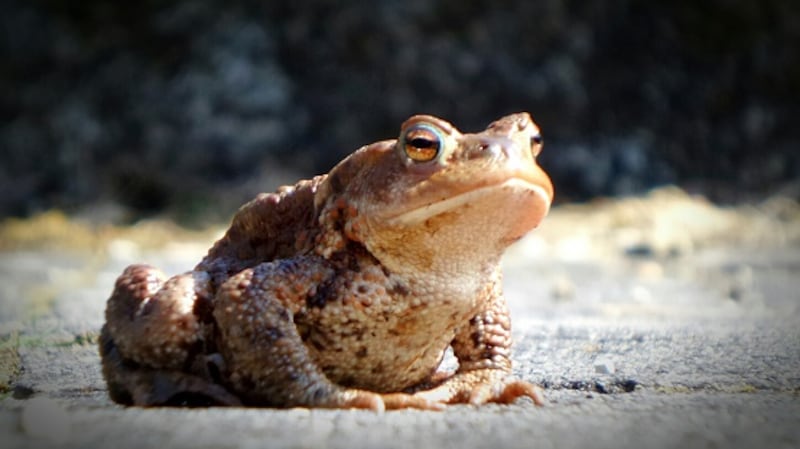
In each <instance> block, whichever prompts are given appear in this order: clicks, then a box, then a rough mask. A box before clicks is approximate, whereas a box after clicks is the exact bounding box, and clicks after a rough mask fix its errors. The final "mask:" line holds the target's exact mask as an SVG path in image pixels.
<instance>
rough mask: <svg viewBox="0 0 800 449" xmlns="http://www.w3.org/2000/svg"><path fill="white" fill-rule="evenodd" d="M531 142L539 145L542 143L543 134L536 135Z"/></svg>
mask: <svg viewBox="0 0 800 449" xmlns="http://www.w3.org/2000/svg"><path fill="white" fill-rule="evenodd" d="M531 142H533V143H535V144H537V145H538V144H540V143H542V135H541V134H536V135H533V136H531Z"/></svg>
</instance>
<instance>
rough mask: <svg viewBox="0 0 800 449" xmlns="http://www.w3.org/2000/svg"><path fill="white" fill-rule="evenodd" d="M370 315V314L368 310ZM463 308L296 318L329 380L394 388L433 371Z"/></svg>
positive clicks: (404, 386)
mask: <svg viewBox="0 0 800 449" xmlns="http://www.w3.org/2000/svg"><path fill="white" fill-rule="evenodd" d="M370 315H372V314H370ZM461 315H462V313H454V312H451V313H450V314H449V315H447V314H446V315H444V318H441V317H440V316H438V314H431V313H420V311H413V310H409V311H408V313H402V314H390V315H386V314H384V315H378V316H375V315H372V316H369V317H366V316H365V317H363V318H365V319H366V320H364V321H362V320H360V319H353V318H352V317H351V319H350V320H348V321H345V322H344V323H342V322H339V323H336V322H335V320H330V319H328V318H332V317H318V318H319V319H318V320H315V322H313V323H308V322H305V323H304V322H303V320H296V322H297V324H298V331H299V333H300V335H301V337H302V338H303V341H304V342H305V345H306V347H307V348H308V351H309V354H310V356H311V358H312V359H313V360H314V362H315V363H316V364H317V366H319V367H320V369H321V370H322V371H323V372H324V373H325V375H326V376H327V377H328V379H330V380H331V381H332V382H334V383H337V384H339V385H343V386H348V387H355V388H362V389H367V390H371V391H377V392H397V391H402V390H404V389H407V388H409V387H413V386H414V385H417V384H419V383H421V382H424V381H426V380H427V379H429V378H430V376H431V375H432V374H433V373H434V372H435V371H436V368H437V367H438V366H439V364H440V363H441V361H442V357H443V356H444V353H445V350H446V349H447V347H448V346H449V345H450V343H451V342H452V340H453V337H454V335H455V331H456V328H457V325H456V323H458V322H463V321H461V320H463V319H464V317H463V316H461Z"/></svg>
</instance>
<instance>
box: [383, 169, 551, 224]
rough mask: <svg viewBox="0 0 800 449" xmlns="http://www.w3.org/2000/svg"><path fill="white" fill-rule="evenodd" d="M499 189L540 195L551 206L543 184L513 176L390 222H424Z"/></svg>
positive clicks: (424, 207)
mask: <svg viewBox="0 0 800 449" xmlns="http://www.w3.org/2000/svg"><path fill="white" fill-rule="evenodd" d="M498 190H506V191H508V194H509V195H515V194H521V193H533V194H534V196H536V197H538V198H539V200H540V202H541V203H542V205H543V206H544V207H545V213H546V208H547V207H549V202H550V193H549V192H548V191H547V190H546V189H545V188H544V187H542V186H541V185H537V184H533V183H531V182H528V181H525V180H524V179H520V178H511V179H508V180H506V181H505V182H502V183H500V184H492V185H488V186H484V187H479V188H476V189H473V190H469V191H467V192H464V193H461V194H459V195H455V196H452V197H450V198H446V199H443V200H441V201H436V202H433V203H430V204H426V205H424V206H421V207H418V208H416V209H413V210H410V211H407V212H403V213H401V214H399V215H396V216H394V217H391V218H390V219H389V220H388V222H389V223H390V224H392V225H402V226H410V225H416V224H419V223H422V222H424V221H426V220H428V219H430V218H432V217H435V216H437V215H439V214H442V213H444V212H448V211H451V210H454V209H458V208H460V207H463V206H464V205H466V204H470V203H474V202H476V201H477V200H479V199H480V198H482V197H484V196H486V195H489V194H492V193H496V192H497V191H498Z"/></svg>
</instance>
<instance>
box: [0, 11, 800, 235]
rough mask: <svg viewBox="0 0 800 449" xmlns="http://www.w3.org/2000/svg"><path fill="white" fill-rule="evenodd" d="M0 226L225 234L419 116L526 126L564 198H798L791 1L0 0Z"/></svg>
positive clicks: (799, 24)
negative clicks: (185, 227) (59, 224)
mask: <svg viewBox="0 0 800 449" xmlns="http://www.w3.org/2000/svg"><path fill="white" fill-rule="evenodd" d="M0 33H2V36H1V38H0V60H2V63H0V93H1V95H0V117H1V118H0V154H1V155H2V159H0V162H1V165H0V191H2V195H0V217H2V216H26V215H29V214H32V213H36V212H38V211H42V210H46V209H50V208H60V209H64V210H66V211H68V212H74V213H77V212H80V211H85V210H86V209H87V208H91V207H92V205H96V204H106V205H108V204H114V205H120V206H121V210H124V211H125V213H124V214H122V215H119V214H117V215H116V217H118V218H119V217H120V216H121V217H124V219H126V220H133V219H136V218H138V217H143V216H148V215H153V214H165V213H166V214H168V215H171V216H173V217H176V218H178V219H179V220H183V221H192V220H197V219H198V217H199V218H201V219H202V218H212V219H213V218H220V217H222V218H224V217H226V216H227V214H229V213H230V212H231V211H233V210H234V209H235V208H236V207H238V206H239V205H240V204H241V203H242V202H243V201H245V200H247V199H248V198H249V197H250V196H252V195H253V194H254V193H255V192H258V191H263V190H272V189H273V188H274V187H275V186H276V185H278V184H279V183H284V182H291V181H293V180H294V177H296V176H304V177H306V176H310V175H312V174H315V173H322V172H326V171H328V169H329V168H330V167H331V166H332V165H333V164H335V163H336V162H337V161H338V160H339V159H341V158H342V157H343V156H344V155H346V154H348V153H350V152H351V151H353V150H354V149H356V148H358V147H359V146H361V145H363V144H366V143H370V142H373V141H376V140H380V139H385V138H392V137H394V136H395V135H396V133H397V131H398V129H399V125H400V123H401V122H402V121H403V120H404V119H405V118H407V117H408V116H409V115H412V114H414V113H420V112H424V113H431V114H435V115H439V116H441V117H443V118H446V119H448V120H449V121H451V122H453V123H454V124H455V125H456V126H457V127H459V128H460V129H462V130H466V131H476V130H480V129H483V127H485V126H486V125H487V124H488V123H489V122H490V121H492V120H493V119H495V118H497V117H499V116H501V115H504V114H506V113H509V112H514V111H519V110H525V111H530V112H531V113H532V114H533V117H534V119H535V120H536V121H537V122H538V123H539V125H540V126H541V128H542V129H543V131H544V136H545V141H546V145H545V151H544V153H543V155H542V157H541V164H542V165H543V166H544V167H545V169H546V170H547V171H548V172H550V173H551V174H552V177H553V178H554V182H555V185H556V188H557V195H558V199H559V200H560V201H580V200H586V199H589V198H592V197H595V196H600V195H623V194H630V193H637V192H642V191H644V190H646V189H648V188H650V187H654V186H657V185H661V184H667V183H674V184H678V185H680V186H682V187H683V188H685V189H687V190H689V191H691V192H697V193H702V194H705V195H707V196H709V197H710V198H712V199H714V200H716V201H719V202H723V203H725V202H741V201H751V200H754V199H758V198H763V197H764V196H766V195H770V194H774V193H782V194H788V195H791V196H793V197H795V198H797V197H798V192H799V191H800V132H798V127H800V124H798V120H800V2H798V1H797V0H787V1H779V0H761V1H753V0H727V1H724V0H709V1H704V2H696V1H681V0H677V1H675V0H669V1H668V0H650V1H637V0H608V1H574V0H573V1H570V0H541V1H531V0H518V1H505V2H498V1H470V2H465V1H462V0H438V1H422V0H403V1H397V0H379V1H372V2H370V1H338V2H334V1H331V0H308V1H306V0H294V1H291V2H269V1H247V0H225V1H218V0H182V1H181V0H176V1H159V0H143V1H139V2H111V1H96V0H83V1H80V2H76V1H70V0H61V1H58V0H11V1H8V0H7V1H5V2H3V7H2V14H0Z"/></svg>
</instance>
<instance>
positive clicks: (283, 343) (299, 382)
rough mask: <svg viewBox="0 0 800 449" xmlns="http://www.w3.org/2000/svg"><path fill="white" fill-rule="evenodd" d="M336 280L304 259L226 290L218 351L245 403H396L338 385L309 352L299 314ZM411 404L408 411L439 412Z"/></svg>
mask: <svg viewBox="0 0 800 449" xmlns="http://www.w3.org/2000/svg"><path fill="white" fill-rule="evenodd" d="M333 275H334V271H333V270H332V269H331V268H330V267H328V266H327V265H326V263H325V262H324V261H320V260H318V259H312V258H307V259H304V258H301V259H299V260H298V259H295V260H294V261H288V260H283V261H275V262H269V263H265V264H262V265H259V266H256V267H255V268H252V269H247V270H244V271H242V272H240V273H239V274H237V275H236V276H234V277H232V278H230V279H229V280H228V281H227V282H226V283H225V284H223V285H222V287H221V288H220V290H219V292H218V294H217V298H216V307H215V308H214V317H215V319H216V321H217V324H218V329H219V336H218V347H219V349H220V352H221V353H222V355H223V357H224V358H225V362H226V367H227V370H228V371H227V375H228V379H229V382H230V386H231V388H232V389H233V390H235V391H236V392H237V393H239V396H240V397H241V398H242V400H243V401H244V402H245V403H247V404H251V405H268V406H277V407H296V406H304V407H325V408H367V409H373V410H383V409H384V408H387V407H389V408H393V407H394V406H395V404H394V402H398V401H397V399H396V398H393V397H392V396H388V397H387V399H388V400H389V401H388V403H384V399H383V398H382V396H381V395H380V394H378V393H374V392H369V391H365V390H358V389H352V388H346V387H342V386H339V385H337V384H334V383H333V382H331V381H330V380H329V379H328V378H327V377H326V376H325V374H324V373H323V372H322V371H321V370H320V368H319V367H318V366H317V365H316V364H315V363H314V360H313V359H312V358H311V356H310V355H309V353H308V350H307V349H306V347H305V345H304V343H303V341H302V338H301V337H300V335H299V333H298V331H297V328H296V327H295V323H294V314H295V313H296V312H298V311H299V310H300V309H301V308H302V307H304V306H305V301H306V298H308V297H309V296H313V295H314V294H315V293H316V289H317V286H319V285H320V284H322V283H324V282H325V281H326V280H327V279H330V278H331V277H332V276H333ZM406 396H409V395H406ZM409 399H410V401H408V402H409V403H408V404H403V405H404V406H406V407H418V408H426V405H429V406H430V407H427V408H434V407H435V406H434V405H432V404H431V403H429V402H428V401H427V400H419V399H413V398H409ZM401 402H402V401H401ZM398 406H402V405H401V404H398Z"/></svg>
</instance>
